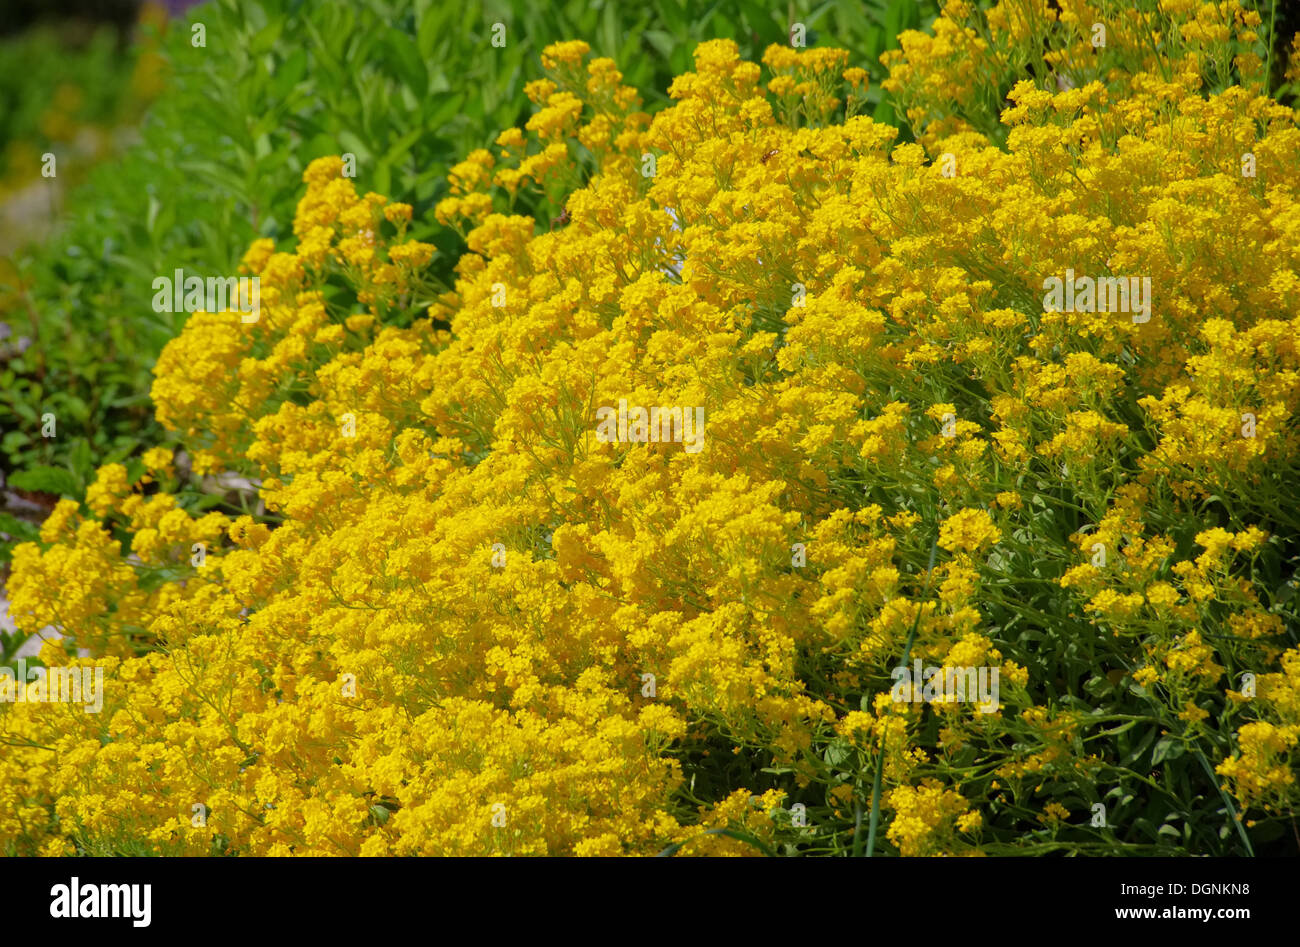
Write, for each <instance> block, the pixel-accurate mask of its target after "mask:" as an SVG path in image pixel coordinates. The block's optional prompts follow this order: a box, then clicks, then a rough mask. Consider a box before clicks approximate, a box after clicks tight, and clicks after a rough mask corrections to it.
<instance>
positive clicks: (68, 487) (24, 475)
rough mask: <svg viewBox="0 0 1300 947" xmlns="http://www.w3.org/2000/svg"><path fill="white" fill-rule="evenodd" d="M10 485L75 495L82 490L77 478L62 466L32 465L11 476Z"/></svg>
mask: <svg viewBox="0 0 1300 947" xmlns="http://www.w3.org/2000/svg"><path fill="white" fill-rule="evenodd" d="M9 486H11V487H17V488H18V489H19V490H30V491H32V492H34V493H54V494H59V495H61V496H67V497H75V496H76V495H78V494H79V493H80V492H81V486H80V484H79V483H78V481H77V478H76V477H75V476H73V475H72V473H70V472H69V471H67V470H64V469H63V468H62V467H32V468H31V469H30V470H20V471H18V472H17V473H15V474H11V475H10V477H9Z"/></svg>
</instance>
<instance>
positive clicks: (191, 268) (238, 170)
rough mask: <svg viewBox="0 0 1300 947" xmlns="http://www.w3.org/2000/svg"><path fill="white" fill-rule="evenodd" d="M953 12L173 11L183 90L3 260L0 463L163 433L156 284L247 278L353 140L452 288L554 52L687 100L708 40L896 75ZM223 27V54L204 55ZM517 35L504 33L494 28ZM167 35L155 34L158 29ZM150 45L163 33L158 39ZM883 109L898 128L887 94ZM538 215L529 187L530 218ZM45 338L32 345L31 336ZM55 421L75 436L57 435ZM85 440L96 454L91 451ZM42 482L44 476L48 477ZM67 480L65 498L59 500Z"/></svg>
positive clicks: (243, 5)
mask: <svg viewBox="0 0 1300 947" xmlns="http://www.w3.org/2000/svg"><path fill="white" fill-rule="evenodd" d="M937 11H938V4H937V2H934V0H922V2H916V0H869V2H864V3H857V2H844V3H839V2H827V3H822V4H818V5H815V6H812V7H801V8H796V5H795V4H790V5H788V6H785V7H777V6H775V5H768V4H764V3H760V2H755V0H717V2H714V3H699V2H695V0H649V2H646V3H640V4H621V3H617V2H613V0H562V2H557V3H554V4H550V5H548V8H547V9H546V11H545V13H542V12H541V11H540V9H539V8H538V7H537V5H536V4H533V3H531V2H528V0H512V2H491V0H489V2H485V3H483V4H481V5H475V6H474V7H473V8H472V9H469V10H466V9H464V8H462V7H460V6H457V5H452V4H441V3H438V2H436V0H415V2H411V0H328V2H319V0H311V2H308V0H215V2H212V3H208V4H204V5H201V6H199V7H197V8H194V9H193V10H191V11H190V12H189V14H188V17H189V19H188V20H187V21H184V22H180V21H177V22H173V23H172V24H170V26H169V27H168V28H167V30H166V35H165V36H164V37H163V42H162V46H161V50H162V54H163V56H164V57H165V59H166V60H167V62H168V64H169V65H170V71H169V74H168V78H167V86H166V88H165V90H164V91H163V93H162V94H161V96H160V97H159V99H158V100H157V101H156V103H155V104H154V106H153V108H152V110H151V113H150V115H149V116H148V118H147V120H146V121H145V123H144V125H143V127H142V129H141V141H140V142H139V143H138V144H137V145H136V146H135V147H134V148H133V149H132V150H130V151H129V152H128V153H127V154H126V155H124V156H123V157H122V158H120V159H119V160H116V161H113V162H111V163H106V164H103V165H100V166H99V167H97V168H96V169H95V170H94V171H93V172H91V174H90V176H89V178H88V180H87V181H86V183H85V185H84V186H83V187H81V188H80V189H79V190H77V191H76V192H75V193H74V194H73V195H72V197H71V199H70V200H69V210H70V214H69V216H68V219H67V220H66V221H65V222H64V224H63V226H62V228H61V230H60V231H59V232H58V234H57V235H56V236H55V237H54V238H53V239H52V240H51V241H49V242H48V243H46V244H45V245H43V246H38V247H31V248H29V249H27V250H25V251H24V252H22V253H19V254H17V255H16V256H15V257H14V258H13V260H12V263H11V265H10V266H4V265H3V262H0V321H3V322H5V323H7V324H8V326H9V330H10V338H9V340H8V342H9V343H11V344H9V345H7V346H6V345H5V341H4V340H0V467H3V468H4V469H6V470H9V471H12V470H20V469H22V468H25V467H32V466H33V465H42V466H44V467H54V468H63V469H65V470H67V471H69V472H70V473H71V474H72V475H73V476H71V477H70V478H67V479H66V480H61V479H60V478H58V477H54V476H52V475H50V474H49V473H48V472H46V473H39V474H36V475H35V476H36V478H37V480H39V481H40V482H41V483H44V484H46V485H47V487H48V486H49V485H51V484H57V483H62V484H63V485H64V486H67V487H69V488H71V487H72V486H74V485H81V484H84V482H85V479H86V477H87V475H88V474H89V473H90V472H91V470H92V469H93V467H95V466H97V465H99V464H102V463H105V462H109V461H113V460H120V459H121V458H123V457H126V456H129V455H130V454H131V453H132V452H134V451H135V450H136V449H137V448H138V447H139V446H140V445H141V444H154V443H159V442H163V441H164V437H163V433H162V432H161V431H160V430H159V428H158V427H157V426H156V424H155V423H154V421H153V417H152V411H151V409H150V404H149V383H150V374H149V370H150V368H151V366H152V365H153V362H154V360H155V358H156V356H157V354H158V352H159V351H160V349H161V347H162V345H163V344H164V343H165V342H166V341H167V340H168V339H169V338H171V337H172V336H173V335H174V334H175V333H176V331H177V330H178V329H179V328H180V325H181V323H183V321H184V318H185V315H184V314H183V313H180V314H172V313H161V314H160V313H155V312H154V311H153V309H152V306H151V303H152V297H153V290H152V287H151V283H152V280H153V279H154V278H155V277H156V276H159V275H170V274H171V273H172V272H173V271H174V270H175V269H177V268H183V269H184V270H185V271H186V273H187V275H191V274H192V275H199V276H216V275H231V274H233V273H234V272H235V267H236V266H237V263H238V260H239V258H240V256H241V255H242V254H243V252H244V251H245V249H247V247H248V244H249V242H250V241H251V240H253V239H254V238H256V237H258V236H269V237H276V238H282V237H283V236H284V235H285V233H286V232H287V231H288V230H289V228H290V226H291V221H292V214H293V210H294V206H295V201H296V197H297V194H298V192H299V189H300V183H301V174H302V170H303V168H304V167H306V165H307V164H308V162H310V161H311V160H312V159H314V158H317V157H319V156H321V155H326V154H339V153H342V152H351V153H353V154H355V155H356V158H357V171H358V184H359V185H360V186H361V187H362V189H363V190H369V189H373V190H376V191H379V192H382V193H385V194H389V195H391V196H392V197H393V198H394V199H400V200H404V201H407V202H409V203H411V204H413V205H414V206H415V225H414V226H413V228H412V231H411V235H412V236H413V237H416V238H418V239H423V240H428V241H430V242H432V243H435V244H436V245H437V246H438V248H439V251H440V253H439V254H438V255H437V256H435V258H434V265H433V272H432V273H431V274H430V275H431V277H433V278H434V279H443V280H447V281H449V280H450V276H451V267H452V265H453V263H454V261H455V260H456V258H457V257H458V255H459V253H460V251H461V249H462V248H461V247H460V246H459V239H460V238H459V237H458V236H457V235H456V234H454V233H451V232H449V231H446V230H444V229H442V228H438V227H437V226H436V224H434V223H433V221H432V213H431V209H432V207H433V205H434V204H435V203H436V202H437V201H438V200H439V199H440V198H441V197H443V196H445V194H446V187H447V185H446V181H445V177H446V174H447V171H448V169H449V168H450V166H451V165H452V164H454V163H456V162H457V161H459V160H461V159H462V158H463V157H464V156H465V155H466V154H467V153H468V152H469V151H471V150H472V149H474V148H481V147H486V146H488V145H489V144H490V143H491V142H492V141H493V139H494V138H495V137H496V135H497V134H498V133H499V132H500V131H501V130H503V129H505V128H508V127H511V126H513V125H517V124H522V122H523V121H525V120H526V119H527V114H528V112H529V111H530V107H529V105H528V102H527V99H526V97H525V96H524V94H523V86H524V84H525V83H526V82H527V81H528V80H529V79H532V78H536V77H538V76H540V75H541V71H540V64H539V62H538V57H539V54H540V52H541V50H542V48H543V47H544V46H546V45H547V44H549V43H551V42H554V41H557V40H563V39H585V40H586V41H587V42H588V43H590V44H591V46H592V50H593V53H595V54H596V55H605V56H611V57H613V58H615V59H616V61H617V62H619V63H620V64H629V65H626V66H625V74H626V81H627V82H628V83H629V84H632V85H634V86H636V87H638V88H640V89H648V90H652V91H651V93H650V96H651V98H650V99H649V101H647V102H646V103H645V107H646V108H647V109H648V110H651V111H654V110H657V109H658V108H660V107H662V106H664V105H666V104H667V103H668V101H669V100H668V95H667V88H668V85H669V82H670V81H671V78H672V76H674V75H676V74H678V73H680V72H683V71H686V70H688V69H689V68H690V65H691V54H692V51H693V50H694V48H695V46H696V44H697V43H699V42H702V41H704V40H706V39H710V38H714V37H728V38H732V39H734V40H735V41H736V42H737V43H738V45H739V46H740V50H741V54H742V55H743V56H745V57H747V58H750V59H753V60H757V59H758V58H759V57H761V55H762V51H763V49H764V48H766V46H768V45H769V44H771V43H786V42H789V38H788V30H789V26H790V24H791V23H792V22H800V23H803V24H804V26H805V28H806V30H807V34H806V40H807V45H809V46H818V45H824V46H839V47H843V48H846V49H849V50H851V52H852V57H851V61H850V65H856V66H861V67H863V68H866V69H867V70H869V72H870V73H871V75H872V81H873V85H874V84H876V83H878V81H879V79H880V78H881V76H882V75H883V71H882V68H881V66H880V64H879V56H880V54H881V53H882V52H883V51H884V50H885V49H886V48H888V47H889V46H891V45H896V40H895V37H896V36H897V35H898V33H899V32H901V31H902V30H904V29H908V28H915V27H918V26H920V25H921V23H922V22H927V23H928V22H929V18H930V17H931V16H933V15H934V14H936V13H937ZM194 23H202V24H203V26H204V34H205V35H204V39H205V42H206V45H204V46H200V47H196V46H194V45H192V35H193V34H192V32H191V25H192V24H194ZM495 23H502V24H504V25H505V27H506V45H505V46H504V47H503V48H494V47H492V45H491V37H492V27H493V24H495ZM145 32H146V33H147V32H148V31H147V30H146V31H145ZM144 41H145V42H148V38H147V36H146V38H145V40H144ZM870 96H871V98H870V99H869V104H870V106H871V107H872V108H874V109H875V114H876V117H878V118H880V119H881V120H884V121H892V120H893V112H892V110H891V106H890V104H889V103H888V102H887V101H885V100H882V99H881V97H880V93H879V91H878V88H873V89H872V91H871V93H870ZM537 210H538V208H537V207H536V206H534V205H530V204H529V203H528V201H527V199H525V200H523V201H521V206H519V207H518V208H517V212H520V213H530V212H535V211H537ZM23 338H25V339H29V340H30V345H29V346H28V347H27V348H26V349H25V351H20V348H21V347H20V346H15V345H13V344H12V343H13V342H14V341H15V340H17V339H23ZM47 414H53V415H54V416H55V418H56V425H57V426H56V436H55V437H53V438H46V437H42V434H41V426H42V425H41V419H42V417H43V416H44V415H47ZM83 442H84V443H85V445H86V446H85V447H79V446H78V445H79V444H81V443H83ZM34 483H35V481H33V484H34ZM59 492H62V491H59Z"/></svg>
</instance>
